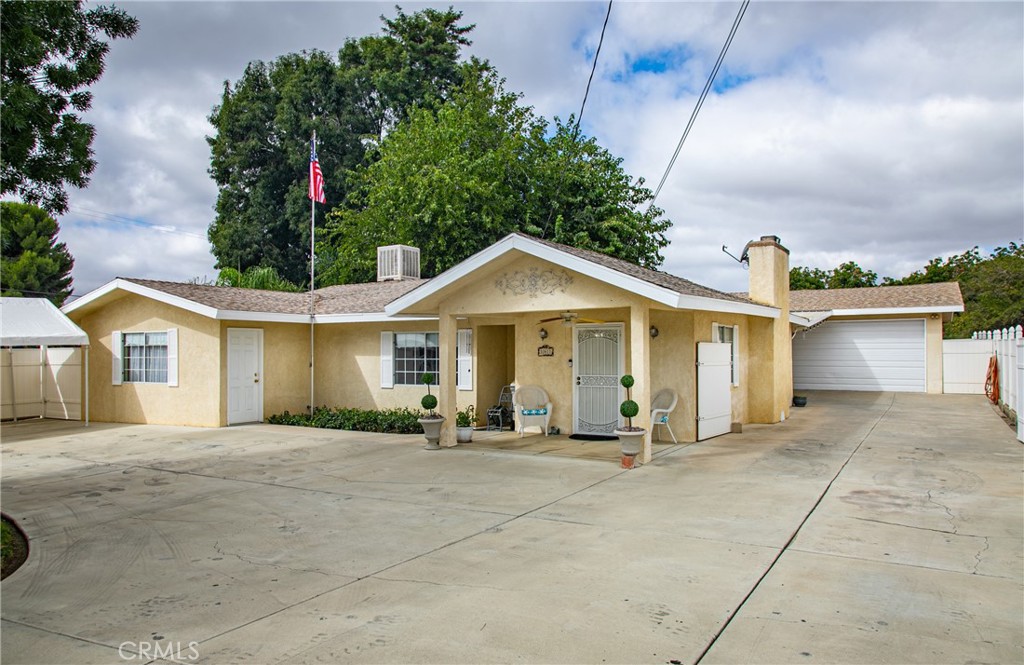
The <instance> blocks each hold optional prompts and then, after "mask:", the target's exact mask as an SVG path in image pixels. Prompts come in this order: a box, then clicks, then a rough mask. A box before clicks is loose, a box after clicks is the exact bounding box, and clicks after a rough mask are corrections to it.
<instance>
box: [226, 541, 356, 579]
mask: <svg viewBox="0 0 1024 665" xmlns="http://www.w3.org/2000/svg"><path fill="white" fill-rule="evenodd" d="M213 549H214V551H215V552H217V554H220V555H222V556H230V557H234V558H236V559H238V560H239V561H241V562H243V563H248V564H250V565H252V566H268V567H270V568H273V569H274V570H287V571H291V572H293V573H317V574H318V575H323V576H324V577H348V578H351V577H354V575H340V576H339V575H334V574H333V573H328V572H324V571H322V570H319V569H318V568H292V567H291V566H283V565H281V564H279V563H271V562H269V561H255V560H253V559H250V558H248V557H245V556H242V555H241V554H237V553H235V552H227V551H225V550H224V549H223V548H221V546H220V541H216V542H215V543H214V544H213Z"/></svg>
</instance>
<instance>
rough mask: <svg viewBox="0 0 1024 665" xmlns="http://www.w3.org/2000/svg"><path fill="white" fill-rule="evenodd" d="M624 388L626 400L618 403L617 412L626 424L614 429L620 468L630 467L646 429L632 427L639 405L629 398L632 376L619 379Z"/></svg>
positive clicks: (638, 450) (638, 411)
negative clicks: (620, 457)
mask: <svg viewBox="0 0 1024 665" xmlns="http://www.w3.org/2000/svg"><path fill="white" fill-rule="evenodd" d="M619 383H621V384H622V387H623V388H625V389H626V401H625V402H623V403H622V404H621V405H619V413H621V414H622V417H623V418H625V419H626V426H625V427H620V428H618V429H616V430H615V436H617V437H619V441H620V442H621V445H622V468H623V469H632V468H633V463H634V462H635V461H636V456H637V454H638V453H639V452H640V450H641V449H642V448H643V446H644V436H645V435H646V434H647V430H645V429H644V428H643V427H633V418H634V417H636V415H637V414H638V413H640V405H639V404H637V403H636V402H634V401H633V400H632V399H630V396H629V389H630V388H632V387H633V384H634V381H633V377H632V376H630V375H629V374H626V375H625V376H623V377H622V379H621V380H620V381H619Z"/></svg>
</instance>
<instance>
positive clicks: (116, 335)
mask: <svg viewBox="0 0 1024 665" xmlns="http://www.w3.org/2000/svg"><path fill="white" fill-rule="evenodd" d="M110 354H111V356H112V358H111V360H110V370H111V374H110V379H111V381H112V382H113V384H114V385H115V386H119V385H121V381H122V380H123V379H124V360H123V359H122V356H123V354H124V344H123V343H122V342H121V331H120V330H115V331H114V332H112V333H110Z"/></svg>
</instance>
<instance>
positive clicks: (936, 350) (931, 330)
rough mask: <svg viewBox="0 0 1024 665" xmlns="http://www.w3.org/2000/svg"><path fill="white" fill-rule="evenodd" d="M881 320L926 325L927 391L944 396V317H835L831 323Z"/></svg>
mask: <svg viewBox="0 0 1024 665" xmlns="http://www.w3.org/2000/svg"><path fill="white" fill-rule="evenodd" d="M881 319H889V320H894V319H902V320H917V321H924V323H925V357H926V379H925V386H926V387H925V389H926V390H927V391H928V392H929V393H931V394H935V395H941V394H942V317H941V316H936V317H935V318H934V319H933V318H931V316H929V315H922V316H907V315H906V314H887V315H881V316H879V315H865V316H833V317H831V318H829V321H870V320H881Z"/></svg>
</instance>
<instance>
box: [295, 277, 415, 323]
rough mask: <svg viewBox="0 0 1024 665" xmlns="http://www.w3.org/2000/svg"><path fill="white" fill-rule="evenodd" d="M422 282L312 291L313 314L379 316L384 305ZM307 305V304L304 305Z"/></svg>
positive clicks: (402, 281) (335, 287) (409, 280)
mask: <svg viewBox="0 0 1024 665" xmlns="http://www.w3.org/2000/svg"><path fill="white" fill-rule="evenodd" d="M427 281H428V280H425V279H403V280H401V281H396V282H368V283H366V284H340V285H338V286H326V287H324V288H322V289H317V290H316V313H317V314H363V313H371V312H373V313H376V312H383V311H384V305H387V304H388V303H389V302H391V301H392V300H394V299H395V298H397V297H399V296H403V295H405V294H406V293H408V292H409V291H412V290H413V289H415V288H416V287H417V286H419V285H420V284H423V283H425V282H427ZM307 302H308V301H307Z"/></svg>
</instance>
